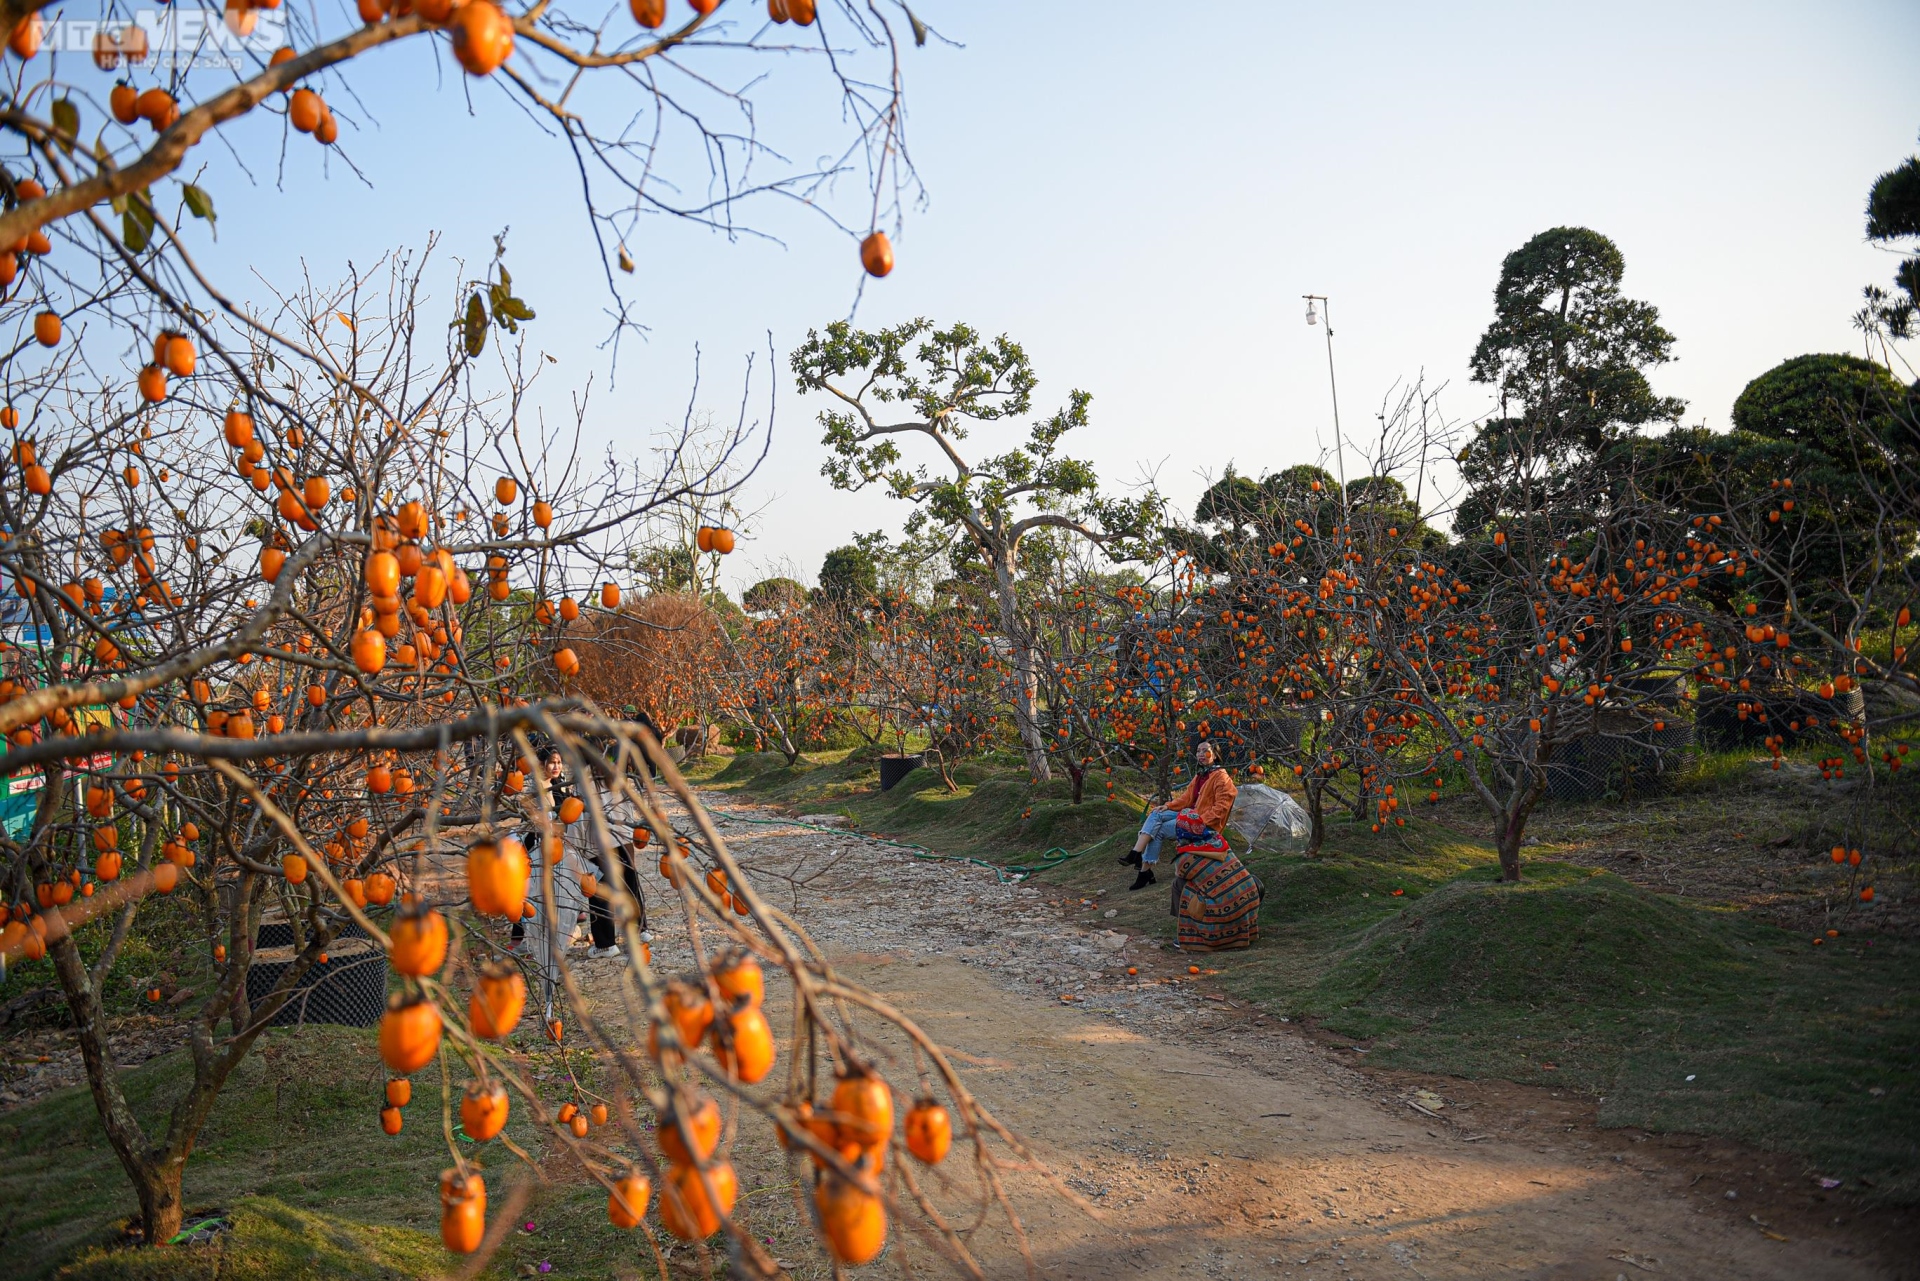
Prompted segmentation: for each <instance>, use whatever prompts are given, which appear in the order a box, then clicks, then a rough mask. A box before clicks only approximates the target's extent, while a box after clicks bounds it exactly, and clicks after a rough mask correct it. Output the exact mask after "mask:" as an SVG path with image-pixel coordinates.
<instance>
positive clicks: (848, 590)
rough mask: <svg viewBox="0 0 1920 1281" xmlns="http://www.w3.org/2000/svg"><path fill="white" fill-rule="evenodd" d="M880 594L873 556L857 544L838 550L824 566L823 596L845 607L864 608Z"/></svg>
mask: <svg viewBox="0 0 1920 1281" xmlns="http://www.w3.org/2000/svg"><path fill="white" fill-rule="evenodd" d="M879 591H880V569H879V566H878V565H876V564H875V563H874V559H873V553H872V552H870V551H868V550H867V549H866V548H864V547H861V546H858V545H857V544H850V545H848V546H846V547H836V548H834V549H833V550H832V551H830V552H828V553H827V555H826V558H825V559H824V560H822V561H821V562H820V592H821V594H822V595H823V596H825V597H826V598H827V599H828V600H831V601H837V602H839V603H841V604H853V605H864V604H865V603H866V602H867V601H869V600H872V599H873V598H874V597H875V596H876V595H878V594H879Z"/></svg>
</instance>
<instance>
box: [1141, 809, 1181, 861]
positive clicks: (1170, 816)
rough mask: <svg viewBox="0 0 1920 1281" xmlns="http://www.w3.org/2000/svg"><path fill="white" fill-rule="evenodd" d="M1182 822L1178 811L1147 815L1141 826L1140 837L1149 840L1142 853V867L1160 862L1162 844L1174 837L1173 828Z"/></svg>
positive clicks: (1159, 811)
mask: <svg viewBox="0 0 1920 1281" xmlns="http://www.w3.org/2000/svg"><path fill="white" fill-rule="evenodd" d="M1179 821H1180V812H1179V811H1178V810H1155V811H1153V813H1151V814H1149V815H1147V817H1146V821H1145V822H1143V823H1141V824H1140V835H1142V836H1144V837H1146V838H1147V847H1146V848H1145V849H1143V850H1141V851H1140V866H1142V867H1147V866H1149V865H1151V864H1154V863H1158V862H1159V861H1160V842H1161V841H1164V840H1167V839H1169V838H1171V837H1172V836H1173V828H1174V825H1175V824H1176V823H1178V822H1179Z"/></svg>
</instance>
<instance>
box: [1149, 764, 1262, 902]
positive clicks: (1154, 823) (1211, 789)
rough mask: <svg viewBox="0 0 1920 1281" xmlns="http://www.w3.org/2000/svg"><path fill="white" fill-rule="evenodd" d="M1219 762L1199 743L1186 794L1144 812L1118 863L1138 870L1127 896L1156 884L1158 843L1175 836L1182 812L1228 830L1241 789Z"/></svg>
mask: <svg viewBox="0 0 1920 1281" xmlns="http://www.w3.org/2000/svg"><path fill="white" fill-rule="evenodd" d="M1218 761H1219V754H1218V753H1217V752H1215V751H1214V750H1213V744H1212V743H1209V742H1205V741H1202V742H1201V744H1200V745H1199V746H1198V747H1196V748H1194V749H1193V762H1194V766H1195V769H1194V775H1193V780H1192V781H1191V782H1189V783H1188V784H1187V786H1186V790H1185V791H1183V792H1181V793H1180V795H1178V796H1176V797H1174V798H1173V799H1172V800H1170V801H1168V802H1167V803H1166V804H1165V805H1156V806H1154V807H1153V808H1152V809H1150V810H1148V811H1147V817H1146V820H1145V821H1144V822H1142V823H1141V824H1140V836H1139V838H1138V839H1136V840H1135V841H1134V843H1133V849H1132V850H1131V851H1129V852H1128V854H1127V855H1126V857H1124V858H1122V859H1121V860H1120V864H1121V866H1123V867H1137V868H1139V869H1140V875H1138V876H1136V877H1134V878H1133V884H1131V885H1129V886H1127V889H1128V891H1129V892H1131V891H1133V890H1143V889H1145V888H1147V886H1149V885H1153V884H1156V882H1155V880H1154V875H1153V865H1154V864H1155V863H1158V862H1159V861H1160V843H1161V842H1162V841H1164V840H1166V839H1167V838H1169V837H1171V836H1173V835H1174V825H1175V824H1176V823H1177V822H1178V821H1179V818H1180V811H1181V810H1194V811H1197V812H1198V813H1199V815H1200V818H1201V821H1202V822H1204V823H1205V824H1206V825H1207V826H1208V827H1210V828H1212V829H1213V830H1214V831H1216V832H1225V831H1226V830H1227V816H1228V815H1230V814H1232V813H1233V798H1234V797H1235V796H1236V795H1238V794H1239V791H1240V789H1239V788H1238V787H1235V786H1234V783H1233V779H1232V778H1230V777H1229V776H1228V774H1227V771H1226V770H1225V769H1223V768H1222V767H1221V766H1220V765H1219V764H1218Z"/></svg>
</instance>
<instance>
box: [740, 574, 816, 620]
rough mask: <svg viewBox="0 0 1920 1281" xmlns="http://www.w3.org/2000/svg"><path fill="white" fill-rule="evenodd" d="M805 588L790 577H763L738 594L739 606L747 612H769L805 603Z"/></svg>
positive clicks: (796, 606)
mask: <svg viewBox="0 0 1920 1281" xmlns="http://www.w3.org/2000/svg"><path fill="white" fill-rule="evenodd" d="M806 601H807V589H806V585H805V584H803V583H799V582H795V581H794V580H793V579H791V578H763V579H761V580H760V581H759V582H757V583H755V584H754V585H753V586H751V587H749V588H747V590H746V591H744V592H742V593H741V595H740V605H741V608H743V609H745V610H746V611H747V612H748V613H749V614H771V613H777V612H779V611H780V610H783V609H792V608H798V607H799V606H801V605H804V604H806Z"/></svg>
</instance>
